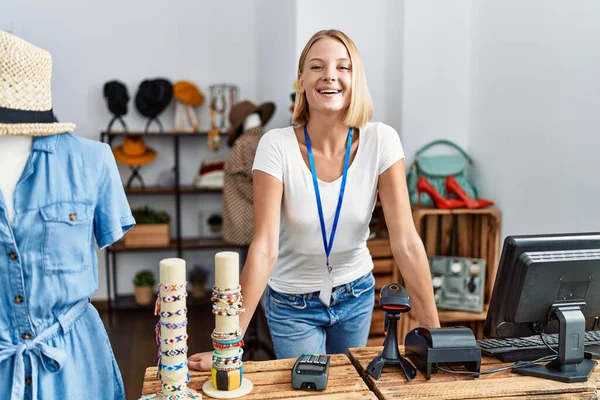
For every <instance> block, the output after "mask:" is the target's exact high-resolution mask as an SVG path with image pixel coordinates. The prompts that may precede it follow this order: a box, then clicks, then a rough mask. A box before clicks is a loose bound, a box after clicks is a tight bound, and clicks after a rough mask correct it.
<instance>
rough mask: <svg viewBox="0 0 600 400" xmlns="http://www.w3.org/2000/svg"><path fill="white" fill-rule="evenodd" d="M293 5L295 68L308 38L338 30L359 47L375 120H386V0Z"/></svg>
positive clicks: (312, 0) (304, 0) (317, 0)
mask: <svg viewBox="0 0 600 400" xmlns="http://www.w3.org/2000/svg"><path fill="white" fill-rule="evenodd" d="M296 4H297V8H296V12H297V14H296V18H297V19H296V26H297V36H296V39H297V42H296V69H297V62H298V59H299V58H300V53H301V52H302V49H303V48H304V46H305V45H306V42H307V41H308V39H310V37H311V36H312V35H313V34H314V33H316V32H317V31H320V30H322V29H339V30H341V31H343V32H344V33H346V34H347V35H348V36H349V37H350V38H351V39H352V41H354V43H355V44H356V46H357V47H358V50H359V52H360V55H361V57H362V59H363V62H364V64H365V70H366V74H367V82H368V85H369V90H370V91H371V96H372V97H373V103H374V107H375V112H374V114H373V120H374V121H385V117H386V115H385V110H386V104H385V103H386V73H385V72H386V64H385V61H386V59H387V57H386V53H387V43H388V42H387V35H386V33H387V31H386V22H387V19H388V17H387V10H388V8H387V5H388V1H387V0H371V1H369V2H366V1H364V0H328V1H322V0H300V1H298V2H297V3H296Z"/></svg>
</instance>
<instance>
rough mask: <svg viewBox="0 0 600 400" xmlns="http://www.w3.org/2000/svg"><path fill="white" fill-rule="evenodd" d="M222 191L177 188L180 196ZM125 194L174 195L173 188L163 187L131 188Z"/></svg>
mask: <svg viewBox="0 0 600 400" xmlns="http://www.w3.org/2000/svg"><path fill="white" fill-rule="evenodd" d="M221 192H223V189H221V188H218V189H205V188H197V187H195V186H181V187H179V193H181V194H199V193H221ZM125 193H126V194H128V195H129V194H131V195H149V194H159V195H160V194H175V193H176V191H175V188H174V187H164V186H146V187H145V188H141V187H132V188H126V189H125Z"/></svg>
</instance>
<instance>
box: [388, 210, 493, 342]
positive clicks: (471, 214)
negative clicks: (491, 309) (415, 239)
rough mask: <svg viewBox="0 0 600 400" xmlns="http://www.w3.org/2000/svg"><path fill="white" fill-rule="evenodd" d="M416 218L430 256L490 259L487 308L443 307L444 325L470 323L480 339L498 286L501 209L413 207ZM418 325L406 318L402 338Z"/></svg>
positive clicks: (486, 297) (486, 290)
mask: <svg viewBox="0 0 600 400" xmlns="http://www.w3.org/2000/svg"><path fill="white" fill-rule="evenodd" d="M412 211H413V220H414V222H415V227H416V228H417V232H418V233H419V236H421V239H422V240H423V244H424V245H425V250H426V252H427V256H457V257H470V258H482V259H484V260H485V262H486V284H485V299H484V311H483V312H480V313H474V312H466V311H447V310H439V311H438V313H439V317H440V323H441V324H442V326H455V325H461V326H467V327H469V328H471V329H472V330H473V333H475V335H476V337H477V338H478V339H480V338H482V337H483V324H484V322H485V317H486V315H487V309H488V306H489V302H490V297H491V295H492V290H493V288H494V281H495V279H496V271H497V269H498V261H499V260H498V257H499V250H500V211H499V210H498V209H496V208H484V209H478V210H469V209H455V210H441V209H437V208H417V207H415V208H413V210H412ZM417 326H418V322H417V320H416V319H415V318H414V317H413V316H412V315H406V316H403V317H402V320H401V322H400V328H399V331H398V336H399V340H400V341H401V343H403V342H404V336H405V335H406V333H408V332H409V331H410V330H411V329H413V328H416V327H417Z"/></svg>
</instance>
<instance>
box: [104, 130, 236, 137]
mask: <svg viewBox="0 0 600 400" xmlns="http://www.w3.org/2000/svg"><path fill="white" fill-rule="evenodd" d="M219 134H220V135H226V134H227V132H219ZM102 135H107V136H144V137H149V136H157V137H159V136H169V137H172V136H180V137H182V136H184V137H202V136H207V135H208V132H207V131H202V132H172V131H165V132H147V133H146V132H122V131H112V132H106V131H103V132H102Z"/></svg>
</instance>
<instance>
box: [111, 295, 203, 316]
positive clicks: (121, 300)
mask: <svg viewBox="0 0 600 400" xmlns="http://www.w3.org/2000/svg"><path fill="white" fill-rule="evenodd" d="M154 298H156V293H155V294H154ZM211 304H212V303H211V301H210V290H209V291H207V292H206V294H205V296H204V297H202V298H195V297H192V293H191V292H188V297H187V298H186V306H187V308H188V313H189V312H190V310H191V309H192V307H196V308H199V307H204V310H206V309H210V305H211ZM111 306H112V307H113V308H115V309H119V310H138V311H142V310H147V311H150V312H152V311H154V301H153V302H152V303H150V304H147V305H139V304H137V303H136V302H135V298H134V296H133V295H132V294H131V295H119V296H117V297H116V298H115V299H114V300H113V301H112V305H111Z"/></svg>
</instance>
